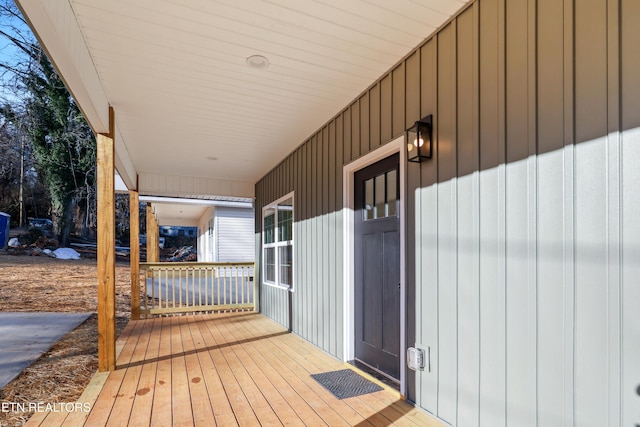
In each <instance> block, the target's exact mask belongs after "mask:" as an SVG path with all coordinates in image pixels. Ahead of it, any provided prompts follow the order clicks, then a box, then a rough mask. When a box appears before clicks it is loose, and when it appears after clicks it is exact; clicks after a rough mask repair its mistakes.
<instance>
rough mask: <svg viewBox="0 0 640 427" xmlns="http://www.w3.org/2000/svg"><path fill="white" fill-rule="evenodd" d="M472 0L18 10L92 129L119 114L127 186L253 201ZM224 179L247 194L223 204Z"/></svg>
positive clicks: (145, 1)
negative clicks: (326, 127) (265, 182)
mask: <svg viewBox="0 0 640 427" xmlns="http://www.w3.org/2000/svg"><path fill="white" fill-rule="evenodd" d="M467 2H468V1H467V0H394V1H393V2H390V1H388V0H313V1H312V0H135V1H131V0H109V1H104V0H60V1H55V2H52V1H50V0H18V3H19V5H20V7H21V9H22V10H23V12H24V13H25V15H26V17H27V19H28V20H29V22H30V24H31V26H32V27H33V28H34V30H35V32H36V34H37V35H38V37H39V39H40V40H41V42H42V43H43V45H44V46H45V49H46V50H47V51H48V53H49V55H50V57H51V58H52V60H53V62H54V63H55V64H56V67H57V68H58V69H59V71H60V72H61V74H62V75H63V78H64V79H65V81H66V83H67V85H68V86H69V88H70V89H71V91H72V93H73V94H74V96H75V97H76V99H77V100H78V103H79V104H80V106H81V108H82V109H83V111H84V112H85V115H86V116H87V118H88V120H89V121H90V123H91V125H92V126H93V128H94V130H95V131H97V132H106V131H107V127H106V126H107V124H106V123H105V121H106V117H108V116H107V111H106V109H107V107H108V105H111V106H113V108H114V110H115V116H116V126H117V136H116V154H117V160H116V166H117V168H118V172H119V173H120V175H121V176H122V177H123V180H124V182H125V183H126V184H127V186H128V187H129V188H132V187H134V186H135V185H136V182H141V183H142V182H144V183H145V185H147V184H146V183H147V182H152V181H153V182H155V185H156V187H158V185H161V184H162V182H163V180H162V179H158V178H157V177H162V176H166V177H181V179H183V180H187V181H193V182H192V184H193V183H196V182H200V183H201V185H196V184H193V185H189V184H185V185H183V186H182V187H180V188H186V189H184V190H182V191H181V190H180V188H177V189H174V190H167V191H162V189H159V188H154V187H153V186H152V185H149V186H148V188H146V189H145V188H139V191H140V192H141V194H153V195H165V196H167V195H169V196H181V195H182V196H184V195H186V194H188V195H189V196H191V197H198V196H202V197H211V196H216V195H222V196H234V195H236V196H240V197H247V196H251V195H252V194H247V192H249V191H252V190H251V189H252V186H253V184H254V183H255V182H256V181H257V180H258V179H260V178H261V177H262V176H263V175H264V174H266V173H267V172H268V171H269V170H270V169H271V168H273V167H274V166H275V165H276V164H277V163H278V162H279V161H280V160H281V159H283V158H284V157H285V156H286V155H287V154H288V153H290V152H291V151H292V150H293V149H294V148H295V147H296V146H298V145H299V144H300V143H302V142H303V141H304V140H305V139H307V138H308V137H309V136H310V135H311V134H313V132H314V131H316V130H317V129H318V128H320V127H321V126H322V125H323V124H324V123H326V122H327V121H328V120H329V119H331V118H332V117H333V116H334V115H335V114H337V113H338V112H339V111H340V110H341V109H342V108H344V107H345V106H346V105H348V104H349V102H351V101H352V100H353V99H354V98H355V97H356V96H358V95H359V94H360V93H361V92H362V91H363V90H365V89H366V88H367V87H368V86H370V85H371V84H372V83H373V82H374V81H375V80H376V79H378V78H379V77H380V76H381V75H382V74H383V73H385V72H386V71H388V70H389V69H390V68H391V67H392V66H393V65H394V64H395V63H397V62H398V61H399V60H400V59H401V58H402V57H404V56H405V55H406V54H407V53H408V52H410V51H411V50H412V49H413V48H414V47H416V46H417V45H418V44H420V43H421V42H422V41H423V40H424V39H425V38H427V37H429V36H430V35H431V34H432V33H433V32H434V31H435V30H436V29H437V28H438V27H439V26H441V25H442V24H443V23H444V22H446V21H447V20H448V19H449V18H450V16H451V15H453V14H454V13H456V12H457V11H458V10H459V9H460V8H461V7H463V6H464V5H465V4H466V3H467ZM251 55H263V56H265V57H267V58H268V60H269V62H270V65H269V66H268V67H267V68H264V69H255V68H251V67H249V66H248V65H247V64H246V59H247V57H249V56H251ZM138 175H139V176H145V177H154V178H153V179H150V178H149V179H146V180H142V179H140V180H138V179H137V176H138ZM154 180H155V181H154ZM167 180H169V179H167ZM174 181H175V179H174ZM228 182H236V183H238V185H236V186H235V187H234V188H236V189H239V190H234V191H227V192H226V194H222V193H225V191H224V190H220V188H227V187H228V186H227V185H226V184H224V183H228ZM158 183H160V184H158ZM202 183H204V184H202ZM216 183H217V184H216ZM220 183H222V184H220ZM247 189H249V190H247ZM234 192H236V193H238V194H232V193H234ZM179 193H182V194H179ZM216 193H220V194H216ZM240 193H242V194H240Z"/></svg>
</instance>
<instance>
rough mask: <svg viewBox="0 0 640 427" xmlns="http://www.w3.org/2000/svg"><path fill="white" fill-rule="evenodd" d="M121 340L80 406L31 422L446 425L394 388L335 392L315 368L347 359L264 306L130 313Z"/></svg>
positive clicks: (338, 365) (339, 365)
mask: <svg viewBox="0 0 640 427" xmlns="http://www.w3.org/2000/svg"><path fill="white" fill-rule="evenodd" d="M118 347H119V355H118V360H117V369H116V370H115V371H113V372H110V373H107V372H106V373H97V374H96V375H95V376H94V378H93V380H92V381H91V383H90V384H89V386H88V387H87V389H86V390H85V393H84V394H83V395H82V397H81V398H80V399H79V401H78V404H76V405H75V406H74V408H75V409H76V410H73V411H70V412H66V411H61V412H48V413H37V414H35V415H34V416H33V417H32V418H31V419H30V420H29V422H28V423H27V425H28V426H38V425H41V426H81V425H86V426H92V427H93V426H103V425H114V426H126V425H131V426H143V425H146V426H149V425H150V426H154V427H155V426H171V425H181V426H182V425H194V426H195V425H201V426H212V425H221V426H226V425H230V426H233V425H256V426H257V425H284V424H287V425H313V426H320V425H329V426H352V425H357V426H368V425H380V426H382V425H384V426H388V425H406V426H434V427H435V426H442V424H440V423H439V422H438V421H435V420H434V419H433V418H431V417H429V416H428V415H426V414H424V413H423V412H421V411H419V410H417V409H416V408H414V407H413V406H411V405H409V404H408V403H406V402H404V401H403V400H401V398H400V396H399V394H398V393H397V392H396V391H394V390H391V389H383V390H382V391H378V392H375V393H370V394H365V395H361V396H357V397H351V398H347V399H343V400H339V399H337V398H336V397H334V395H333V394H331V393H330V392H329V391H327V390H326V389H324V388H323V387H322V386H321V385H320V384H318V383H317V382H316V381H315V380H314V379H312V378H311V376H310V375H311V374H315V373H320V372H327V371H332V370H339V369H344V368H345V367H347V366H348V365H346V364H344V363H343V362H341V361H339V360H337V359H335V358H333V357H332V356H330V355H327V354H326V353H324V352H322V351H321V350H319V349H317V348H316V347H314V346H313V345H311V344H309V343H307V342H306V341H304V340H303V339H301V338H300V337H298V336H296V335H294V334H291V333H288V332H287V331H286V330H285V329H284V328H282V327H281V326H280V325H278V324H276V323H275V322H273V321H271V320H270V319H268V318H266V317H265V316H263V315H261V314H256V313H227V314H209V315H193V316H175V317H162V318H154V319H148V320H139V321H132V322H130V324H129V325H128V326H127V328H126V329H125V330H124V331H123V333H122V335H121V336H120V338H119V339H118Z"/></svg>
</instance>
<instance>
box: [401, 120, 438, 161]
mask: <svg viewBox="0 0 640 427" xmlns="http://www.w3.org/2000/svg"><path fill="white" fill-rule="evenodd" d="M431 129H432V116H431V114H429V115H428V116H426V117H423V118H421V119H420V120H418V121H417V122H416V123H415V124H414V125H413V126H411V127H410V128H409V129H407V150H408V151H409V153H408V154H407V160H409V161H410V162H415V163H422V162H423V161H425V160H427V159H430V158H431V149H432V147H431V146H432V145H433V144H432V141H431Z"/></svg>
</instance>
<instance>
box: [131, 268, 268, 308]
mask: <svg viewBox="0 0 640 427" xmlns="http://www.w3.org/2000/svg"><path fill="white" fill-rule="evenodd" d="M140 270H141V273H143V275H144V276H143V277H144V279H145V280H143V282H142V289H141V293H142V298H141V302H142V307H140V314H141V315H143V316H145V317H148V316H149V315H162V314H178V313H193V312H219V311H231V310H234V311H252V310H255V309H256V300H255V295H256V289H255V282H254V279H253V275H254V263H253V262H234V263H226V262H214V263H205V262H142V263H140Z"/></svg>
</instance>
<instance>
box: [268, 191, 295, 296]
mask: <svg viewBox="0 0 640 427" xmlns="http://www.w3.org/2000/svg"><path fill="white" fill-rule="evenodd" d="M262 281H263V283H264V284H265V285H271V286H277V287H281V288H286V289H293V193H289V194H287V195H286V196H284V197H282V198H280V199H278V200H276V201H275V202H273V203H271V204H269V205H267V206H265V207H264V208H262Z"/></svg>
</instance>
